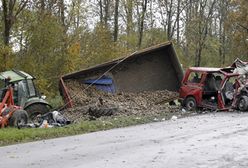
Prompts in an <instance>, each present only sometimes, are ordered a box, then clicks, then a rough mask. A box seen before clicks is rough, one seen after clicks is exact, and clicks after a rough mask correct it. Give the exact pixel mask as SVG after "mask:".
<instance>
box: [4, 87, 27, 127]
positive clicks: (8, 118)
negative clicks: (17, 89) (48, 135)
mask: <svg viewBox="0 0 248 168" xmlns="http://www.w3.org/2000/svg"><path fill="white" fill-rule="evenodd" d="M0 101H1V102H0V127H1V128H4V127H6V126H14V127H18V126H21V125H25V124H27V122H28V114H27V112H26V111H25V110H23V109H22V108H21V107H20V106H16V105H15V104H14V99H13V87H12V86H11V84H8V85H7V87H5V88H3V89H1V90H0Z"/></svg>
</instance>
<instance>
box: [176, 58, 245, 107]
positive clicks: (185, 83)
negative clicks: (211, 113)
mask: <svg viewBox="0 0 248 168" xmlns="http://www.w3.org/2000/svg"><path fill="white" fill-rule="evenodd" d="M247 70H248V64H247V63H246V62H242V61H241V60H239V59H237V60H236V61H235V62H234V64H233V65H232V66H230V67H227V68H206V67H191V68H188V69H187V70H186V72H185V75H184V78H183V80H182V84H181V87H180V89H179V97H180V99H181V102H182V105H183V106H184V107H185V108H186V109H187V110H196V109H197V108H206V109H211V110H230V109H238V110H241V111H246V110H248V80H247V79H248V75H247V72H248V71H247Z"/></svg>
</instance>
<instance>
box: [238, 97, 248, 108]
mask: <svg viewBox="0 0 248 168" xmlns="http://www.w3.org/2000/svg"><path fill="white" fill-rule="evenodd" d="M238 109H239V110H240V111H247V109H248V97H247V96H242V97H241V98H240V99H239V102H238Z"/></svg>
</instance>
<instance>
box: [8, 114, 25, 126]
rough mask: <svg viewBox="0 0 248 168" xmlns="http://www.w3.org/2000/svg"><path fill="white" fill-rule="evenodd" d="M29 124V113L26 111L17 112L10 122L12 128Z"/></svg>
mask: <svg viewBox="0 0 248 168" xmlns="http://www.w3.org/2000/svg"><path fill="white" fill-rule="evenodd" d="M27 123H28V113H27V112H26V111H25V110H16V111H15V112H14V113H13V115H12V116H11V117H10V120H9V125H10V126H12V127H18V126H20V125H26V124H27Z"/></svg>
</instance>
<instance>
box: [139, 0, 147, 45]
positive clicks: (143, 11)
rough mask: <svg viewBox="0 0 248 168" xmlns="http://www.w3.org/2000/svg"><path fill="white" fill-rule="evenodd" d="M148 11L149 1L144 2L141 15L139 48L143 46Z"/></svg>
mask: <svg viewBox="0 0 248 168" xmlns="http://www.w3.org/2000/svg"><path fill="white" fill-rule="evenodd" d="M146 9H147V0H143V3H142V14H141V20H140V28H139V41H138V48H141V44H142V40H143V32H144V20H145V14H146Z"/></svg>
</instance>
